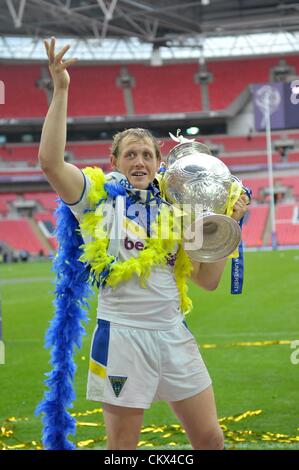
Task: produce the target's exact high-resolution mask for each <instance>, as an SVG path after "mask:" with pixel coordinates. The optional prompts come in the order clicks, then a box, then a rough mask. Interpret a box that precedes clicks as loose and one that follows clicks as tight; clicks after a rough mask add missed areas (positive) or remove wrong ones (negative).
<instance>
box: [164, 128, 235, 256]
mask: <svg viewBox="0 0 299 470" xmlns="http://www.w3.org/2000/svg"><path fill="white" fill-rule="evenodd" d="M172 137H173V136H172ZM175 140H179V141H180V142H181V143H180V144H178V145H176V146H175V147H174V148H173V149H172V150H171V151H170V153H169V154H168V157H167V161H166V171H165V173H164V176H163V186H164V191H165V194H166V199H167V200H168V201H169V202H171V203H173V204H175V205H178V206H179V207H180V208H182V209H183V212H184V213H185V214H186V211H187V212H189V214H188V217H187V219H188V223H187V226H185V227H184V248H185V251H186V252H187V253H188V255H189V256H190V258H192V259H193V260H195V261H201V262H205V263H213V262H215V261H219V260H221V259H223V258H225V257H226V256H228V255H229V254H231V253H232V252H233V251H234V250H235V249H236V248H237V246H238V245H239V242H240V240H241V229H240V226H239V224H238V222H237V221H236V220H234V219H232V218H231V217H228V216H226V215H224V214H225V212H226V208H227V203H228V196H229V192H230V188H231V185H232V183H233V181H234V178H233V176H232V175H231V173H230V171H229V169H228V168H227V166H226V165H225V164H224V163H223V162H222V161H221V160H219V159H218V158H216V157H213V156H212V155H211V152H210V150H209V148H208V147H207V146H206V145H204V144H201V143H200V142H193V141H187V140H186V139H184V138H181V137H180V139H175ZM186 208H187V209H186ZM198 208H200V209H198ZM189 216H190V217H191V218H190V217H189ZM183 224H184V223H183ZM192 234H193V235H192ZM192 236H193V238H194V239H193V241H192V242H190V240H191V239H192Z"/></svg>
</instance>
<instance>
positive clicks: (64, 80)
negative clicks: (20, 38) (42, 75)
mask: <svg viewBox="0 0 299 470" xmlns="http://www.w3.org/2000/svg"><path fill="white" fill-rule="evenodd" d="M55 42H56V39H55V38H54V37H52V38H51V41H50V43H49V42H48V41H47V40H46V39H45V40H44V44H45V48H46V52H47V56H48V59H49V70H50V74H51V77H52V80H53V85H54V90H66V89H67V88H68V86H69V83H70V76H69V73H68V71H67V67H68V66H69V65H73V64H74V63H75V62H76V61H77V59H76V58H73V59H68V60H66V61H65V62H62V59H63V56H64V55H65V53H66V52H67V51H68V50H69V48H70V47H71V46H70V45H69V44H67V45H66V46H64V47H63V48H62V49H61V50H60V51H59V52H58V53H57V54H55Z"/></svg>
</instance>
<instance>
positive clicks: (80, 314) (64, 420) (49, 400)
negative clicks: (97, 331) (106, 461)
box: [35, 181, 126, 450]
mask: <svg viewBox="0 0 299 470" xmlns="http://www.w3.org/2000/svg"><path fill="white" fill-rule="evenodd" d="M105 190H106V192H107V194H108V195H109V196H111V197H113V198H115V197H116V196H118V195H119V194H121V195H125V194H126V190H125V188H124V187H123V186H121V185H120V184H118V183H117V182H114V181H112V182H109V183H105ZM55 216H56V219H57V229H56V238H57V241H58V246H59V248H58V253H57V256H56V257H55V258H54V261H53V269H54V271H55V273H56V288H55V296H56V298H55V301H54V305H55V309H56V312H55V316H54V318H53V320H52V321H51V324H50V327H49V329H48V331H47V333H46V344H45V347H46V348H48V349H49V348H52V349H51V364H52V366H53V369H52V371H51V372H50V373H47V374H46V376H47V377H48V378H47V380H45V382H44V383H45V384H46V385H47V386H48V389H49V390H48V391H46V392H45V394H44V398H43V400H42V401H41V402H40V403H39V404H38V406H37V408H36V411H35V414H37V415H38V414H40V413H44V416H43V418H42V421H43V445H44V448H45V449H47V450H74V449H75V448H76V447H75V445H74V444H73V443H72V442H70V441H69V440H68V435H69V434H75V432H76V420H75V419H74V418H73V417H72V416H71V415H70V413H69V412H68V411H67V408H70V407H72V402H73V400H74V399H75V392H74V389H73V379H74V375H75V371H76V365H75V362H74V359H73V354H74V348H75V346H77V347H78V348H80V347H81V342H82V336H83V335H84V334H85V329H84V327H83V326H82V322H86V321H87V320H88V319H87V313H86V309H87V308H88V302H87V299H88V298H89V297H90V295H91V294H92V289H91V287H90V283H89V275H90V273H89V269H88V266H86V265H84V264H83V263H81V261H78V259H79V257H80V256H81V254H82V249H81V248H80V246H81V245H82V244H83V243H84V242H83V239H82V236H81V234H80V228H79V224H78V221H77V219H76V218H75V217H74V215H73V214H72V212H71V211H70V209H69V208H68V206H66V205H65V204H64V203H63V202H62V201H61V202H60V204H59V206H58V208H57V209H56V212H55Z"/></svg>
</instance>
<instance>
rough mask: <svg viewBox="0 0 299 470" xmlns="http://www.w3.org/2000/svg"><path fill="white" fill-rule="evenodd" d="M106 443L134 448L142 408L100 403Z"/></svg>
mask: <svg viewBox="0 0 299 470" xmlns="http://www.w3.org/2000/svg"><path fill="white" fill-rule="evenodd" d="M102 406H103V415H104V421H105V426H106V432H107V437H108V444H109V442H110V445H114V446H116V447H117V448H121V447H123V448H135V447H136V446H137V444H138V440H139V435H140V430H141V426H142V422H143V415H144V409H142V408H129V407H124V406H116V405H111V404H109V403H102Z"/></svg>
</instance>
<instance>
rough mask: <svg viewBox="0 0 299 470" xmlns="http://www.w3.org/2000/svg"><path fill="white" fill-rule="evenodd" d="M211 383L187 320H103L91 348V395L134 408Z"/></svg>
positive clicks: (196, 390) (193, 392)
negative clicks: (142, 324) (147, 325)
mask: <svg viewBox="0 0 299 470" xmlns="http://www.w3.org/2000/svg"><path fill="white" fill-rule="evenodd" d="M209 385H211V379H210V376H209V373H208V371H207V369H206V366H205V364H204V362H203V360H202V357H201V355H200V352H199V350H198V346H197V344H196V341H195V339H194V337H193V335H192V333H191V332H190V330H189V329H188V327H187V325H186V323H185V322H184V321H180V322H179V323H178V324H177V325H176V326H174V327H173V328H171V329H170V330H149V329H146V330H145V329H142V328H132V327H127V326H122V325H117V324H114V323H111V322H109V321H106V320H101V319H98V321H97V326H96V328H95V331H94V334H93V338H92V344H91V353H90V363H89V372H88V383H87V399H88V400H92V401H99V402H104V403H110V404H112V405H119V406H125V407H132V408H149V407H150V406H151V404H152V402H153V401H158V400H165V401H167V402H170V401H178V400H183V399H185V398H189V397H192V396H194V395H196V394H197V393H199V392H201V391H203V390H204V389H205V388H207V387H208V386H209Z"/></svg>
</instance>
